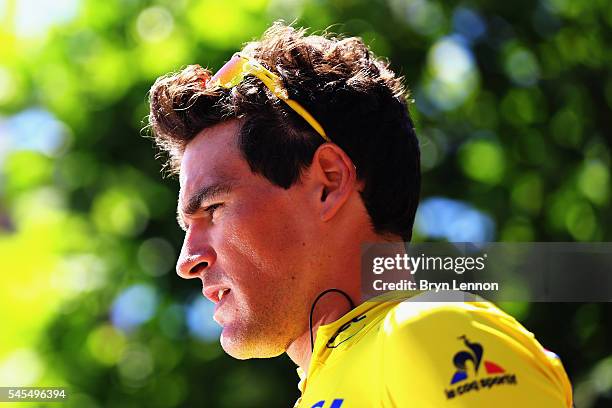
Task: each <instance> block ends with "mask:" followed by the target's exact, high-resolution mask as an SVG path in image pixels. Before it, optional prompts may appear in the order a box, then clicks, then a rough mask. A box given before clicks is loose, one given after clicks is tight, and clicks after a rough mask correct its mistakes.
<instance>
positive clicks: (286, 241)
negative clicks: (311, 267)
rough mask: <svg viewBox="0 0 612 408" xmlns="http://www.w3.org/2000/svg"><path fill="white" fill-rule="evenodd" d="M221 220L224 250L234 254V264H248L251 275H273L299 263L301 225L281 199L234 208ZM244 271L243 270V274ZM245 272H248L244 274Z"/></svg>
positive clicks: (301, 237) (303, 234)
mask: <svg viewBox="0 0 612 408" xmlns="http://www.w3.org/2000/svg"><path fill="white" fill-rule="evenodd" d="M225 215H226V217H225V218H224V220H223V230H224V234H223V235H224V236H225V238H224V239H223V243H222V245H223V247H224V249H225V250H226V251H227V252H228V255H230V254H233V256H234V257H235V258H234V259H228V261H229V262H231V263H235V262H236V261H238V259H241V261H240V263H241V264H249V265H250V267H251V268H252V269H253V270H252V271H251V273H252V274H257V275H260V276H258V277H259V278H262V279H266V277H267V276H266V275H272V276H276V275H278V273H281V272H282V271H281V270H280V269H284V268H285V267H286V266H289V265H290V264H291V263H294V262H296V261H298V259H299V258H300V257H301V256H302V254H301V251H303V250H304V246H303V245H302V242H304V241H305V240H306V238H307V237H306V236H305V235H306V234H305V233H304V228H303V222H302V221H300V220H299V219H298V218H297V217H296V213H295V211H293V210H292V209H291V208H289V206H288V205H287V204H286V203H285V202H282V201H280V200H278V201H271V200H267V201H266V203H265V204H263V203H259V202H251V203H245V204H243V205H237V206H235V207H233V208H232V210H231V211H229V212H227V213H226V214H225ZM245 272H246V271H245ZM247 273H248V272H247Z"/></svg>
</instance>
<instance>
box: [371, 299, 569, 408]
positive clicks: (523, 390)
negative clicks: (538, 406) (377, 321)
mask: <svg viewBox="0 0 612 408" xmlns="http://www.w3.org/2000/svg"><path fill="white" fill-rule="evenodd" d="M378 335H379V345H380V358H381V360H380V361H381V372H382V375H383V376H384V379H383V380H382V384H384V389H385V390H384V391H383V392H384V393H385V394H386V395H387V396H388V398H390V399H391V400H392V401H394V404H392V405H397V404H398V403H400V402H401V403H403V402H406V401H410V402H413V403H416V402H417V401H420V402H422V403H429V404H430V403H431V402H432V401H437V402H439V403H446V402H448V401H449V400H451V399H452V400H453V401H454V400H455V397H456V396H458V395H460V394H461V395H462V397H461V398H457V401H456V402H455V403H458V402H459V401H461V403H462V404H468V405H466V406H478V407H479V406H481V405H478V404H480V403H485V405H486V404H488V403H496V402H497V401H498V399H499V398H504V397H508V396H509V395H514V397H513V398H515V399H516V398H518V399H521V398H523V397H524V399H525V400H528V398H529V395H534V393H537V392H538V391H539V392H542V390H543V389H547V392H546V393H545V394H546V395H547V396H548V397H542V398H549V397H552V396H554V398H555V401H556V402H557V403H558V402H559V401H562V400H563V399H565V398H566V396H564V394H566V393H567V392H570V393H571V391H567V390H568V389H570V390H571V388H569V383H568V382H567V377H566V375H565V372H564V371H563V369H562V366H560V365H559V366H558V367H557V366H555V364H554V363H553V362H552V361H551V359H550V356H549V354H548V353H546V350H545V349H544V348H543V347H542V346H541V345H540V344H539V343H538V342H537V340H536V339H535V337H534V335H533V334H532V333H530V332H529V331H528V330H526V329H525V328H524V327H523V326H522V325H521V324H520V323H519V322H518V321H516V320H515V319H514V318H513V317H511V316H510V315H508V314H506V313H504V312H503V311H501V310H500V309H498V308H497V307H495V306H494V305H493V304H491V303H489V302H482V301H481V302H427V301H415V300H412V301H405V302H401V303H398V304H396V305H394V306H392V307H390V308H389V309H388V311H387V312H386V314H385V316H384V318H383V319H382V321H381V325H380V330H379V331H378ZM517 384H519V385H518V386H517ZM493 389H494V392H488V391H490V390H493ZM483 390H486V391H487V392H480V391H483ZM564 390H565V391H564ZM468 394H469V396H467V395H468ZM531 398H536V399H537V398H538V397H531ZM570 398H571V396H570ZM404 399H406V401H404ZM415 399H416V400H415ZM549 402H550V401H548V400H545V399H542V403H543V405H542V406H562V405H550V404H549ZM553 403H554V401H553ZM400 405H401V404H400ZM454 406H458V405H454ZM460 406H463V405H460Z"/></svg>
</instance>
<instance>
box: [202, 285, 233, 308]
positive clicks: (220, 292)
mask: <svg viewBox="0 0 612 408" xmlns="http://www.w3.org/2000/svg"><path fill="white" fill-rule="evenodd" d="M230 291H231V289H230V288H228V287H225V286H210V287H206V288H204V290H203V293H204V296H205V297H206V298H208V299H209V300H210V301H211V302H213V303H215V304H217V303H219V302H221V299H223V297H224V296H226V295H227V294H228V293H230Z"/></svg>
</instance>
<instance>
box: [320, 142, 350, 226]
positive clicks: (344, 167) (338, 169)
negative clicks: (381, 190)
mask: <svg viewBox="0 0 612 408" xmlns="http://www.w3.org/2000/svg"><path fill="white" fill-rule="evenodd" d="M311 170H312V175H313V176H314V179H315V182H316V188H317V192H318V194H319V198H320V201H321V207H320V211H321V220H322V221H328V220H330V219H331V218H333V217H334V215H336V213H337V212H338V211H339V210H340V208H342V206H343V205H344V203H345V202H346V201H347V200H348V198H349V197H350V195H351V194H352V192H353V191H354V190H355V188H356V187H357V169H356V168H355V165H354V164H353V162H352V160H351V159H350V158H349V157H348V155H347V154H346V153H345V152H344V150H342V149H341V148H340V147H339V146H338V145H336V144H333V143H325V144H322V145H321V146H319V148H318V149H317V151H316V152H315V154H314V157H313V159H312V165H311Z"/></svg>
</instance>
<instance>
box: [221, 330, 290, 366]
mask: <svg viewBox="0 0 612 408" xmlns="http://www.w3.org/2000/svg"><path fill="white" fill-rule="evenodd" d="M220 340H221V347H222V348H223V350H224V351H225V352H226V353H227V354H229V355H230V356H232V357H234V358H235V359H238V360H247V359H250V358H270V357H277V356H279V355H281V354H283V353H284V352H285V351H286V350H285V349H284V348H283V347H282V346H280V344H281V343H279V342H278V341H277V340H278V339H272V338H267V339H266V338H263V339H261V338H260V339H255V338H251V337H250V336H245V335H244V333H237V332H236V331H235V330H232V328H231V327H227V326H226V327H224V328H223V332H221V339H220Z"/></svg>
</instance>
